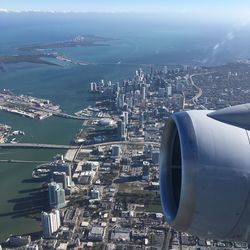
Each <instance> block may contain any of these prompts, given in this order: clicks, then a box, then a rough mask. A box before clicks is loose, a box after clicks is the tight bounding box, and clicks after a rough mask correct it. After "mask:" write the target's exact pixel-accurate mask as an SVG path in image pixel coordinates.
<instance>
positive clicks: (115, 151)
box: [111, 145, 121, 159]
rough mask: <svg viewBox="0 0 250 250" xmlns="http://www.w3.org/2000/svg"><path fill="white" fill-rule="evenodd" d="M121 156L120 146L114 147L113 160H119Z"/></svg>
mask: <svg viewBox="0 0 250 250" xmlns="http://www.w3.org/2000/svg"><path fill="white" fill-rule="evenodd" d="M120 154H121V147H120V146H119V145H113V146H112V152H111V156H112V158H114V159H117V158H119V157H120Z"/></svg>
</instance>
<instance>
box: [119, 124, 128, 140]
mask: <svg viewBox="0 0 250 250" xmlns="http://www.w3.org/2000/svg"><path fill="white" fill-rule="evenodd" d="M117 129H118V137H119V138H120V140H122V141H123V140H126V137H127V136H126V126H125V122H124V121H122V120H118V121H117Z"/></svg>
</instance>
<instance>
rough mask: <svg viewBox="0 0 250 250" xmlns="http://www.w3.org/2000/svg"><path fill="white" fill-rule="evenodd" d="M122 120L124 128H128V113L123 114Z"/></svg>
mask: <svg viewBox="0 0 250 250" xmlns="http://www.w3.org/2000/svg"><path fill="white" fill-rule="evenodd" d="M123 119H124V122H125V126H126V127H127V126H128V112H123Z"/></svg>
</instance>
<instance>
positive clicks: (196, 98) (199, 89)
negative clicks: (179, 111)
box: [190, 73, 204, 104]
mask: <svg viewBox="0 0 250 250" xmlns="http://www.w3.org/2000/svg"><path fill="white" fill-rule="evenodd" d="M203 74H204V73H201V74H194V75H191V76H190V81H191V84H192V85H193V87H194V88H196V89H197V90H198V93H197V94H196V95H195V96H194V97H193V98H192V99H191V101H192V102H193V103H194V104H197V102H198V100H199V98H200V97H201V96H202V89H201V88H199V87H198V86H197V85H196V84H195V83H194V80H193V77H194V76H198V75H203Z"/></svg>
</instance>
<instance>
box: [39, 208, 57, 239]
mask: <svg viewBox="0 0 250 250" xmlns="http://www.w3.org/2000/svg"><path fill="white" fill-rule="evenodd" d="M41 221H42V229H43V237H44V238H51V237H52V235H53V233H55V232H56V231H57V230H58V229H59V227H60V225H61V222H60V212H59V210H53V211H52V212H51V213H46V212H42V214H41Z"/></svg>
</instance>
